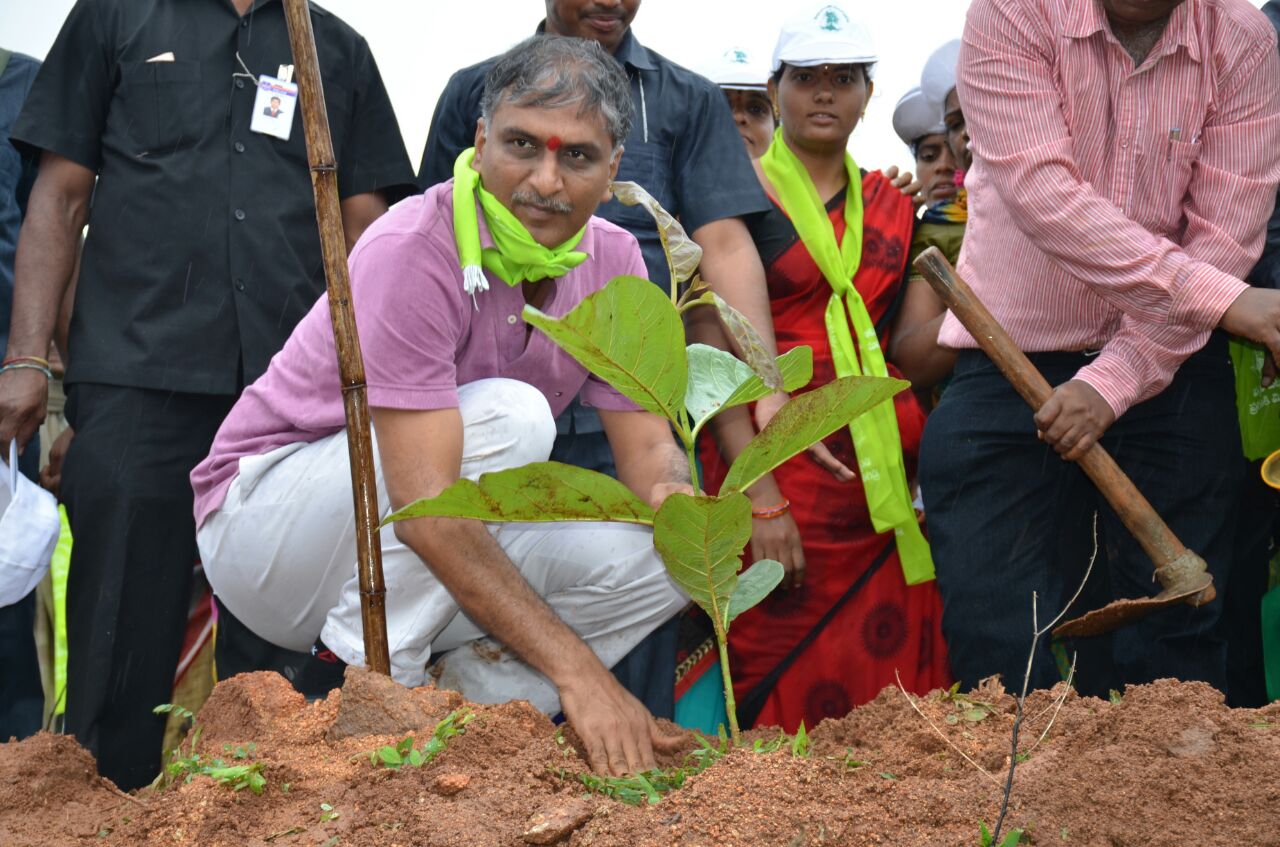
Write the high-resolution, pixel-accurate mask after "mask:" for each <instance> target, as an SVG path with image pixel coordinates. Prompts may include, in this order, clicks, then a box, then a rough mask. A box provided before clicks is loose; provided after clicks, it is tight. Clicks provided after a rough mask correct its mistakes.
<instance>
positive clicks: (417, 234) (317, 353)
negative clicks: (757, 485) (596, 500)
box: [191, 180, 647, 526]
mask: <svg viewBox="0 0 1280 847" xmlns="http://www.w3.org/2000/svg"><path fill="white" fill-rule="evenodd" d="M452 204H453V181H452V180H450V181H449V182H446V183H442V184H440V185H437V186H435V187H434V188H432V189H431V190H430V191H428V192H427V193H426V194H424V195H422V196H419V197H412V198H410V199H408V200H405V201H404V202H402V203H400V204H398V205H397V206H396V207H395V208H393V209H391V210H390V211H389V212H387V213H386V214H385V215H383V216H382V217H381V218H379V219H378V220H377V221H375V222H374V223H373V225H372V226H370V227H369V229H368V230H367V231H366V232H365V234H364V235H363V236H362V237H361V239H360V242H359V243H358V244H357V245H356V247H355V249H354V250H352V252H351V257H350V260H349V262H348V265H349V268H350V272H351V299H352V302H353V303H354V305H355V313H356V326H357V327H358V329H359V333H360V349H361V351H362V352H363V353H364V368H365V378H366V383H367V385H368V398H369V405H370V406H371V407H377V408H384V409H422V410H428V409H447V408H455V407H457V405H458V386H459V385H465V384H466V383H469V382H474V381H475V380H478V379H485V378H487V377H506V378H508V379H517V380H520V381H522V382H527V383H529V384H530V385H532V386H534V387H535V388H537V389H538V390H539V391H541V392H542V393H543V395H545V396H546V398H547V402H548V403H549V404H550V405H551V411H552V413H553V414H556V415H558V414H560V412H562V411H563V410H564V409H565V407H567V406H568V405H569V402H570V401H571V400H572V399H573V398H574V397H575V396H578V395H579V394H580V395H581V398H582V402H583V404H584V405H588V406H594V407H596V408H600V409H610V410H620V411H630V410H633V409H636V408H637V407H636V406H635V405H634V404H633V403H632V402H631V401H630V400H628V399H626V398H625V397H623V396H622V395H621V394H619V393H618V392H617V391H615V390H614V389H613V388H611V387H610V386H609V385H608V384H607V383H605V382H603V381H601V380H600V379H598V378H597V377H595V376H593V375H591V374H589V373H588V372H587V370H586V369H585V368H583V367H582V366H581V365H579V364H578V363H577V362H576V361H574V359H573V358H572V357H570V356H569V354H568V353H565V352H564V351H563V350H561V349H560V348H559V347H557V346H556V345H555V344H554V343H552V341H551V339H549V338H548V337H547V336H546V335H545V334H543V333H542V332H540V331H538V330H534V331H533V332H532V333H531V334H529V335H528V344H527V345H526V343H525V338H526V324H525V322H524V320H523V318H522V317H521V312H522V310H523V309H524V305H525V300H524V293H523V291H522V290H521V288H520V286H508V285H507V284H506V283H505V282H503V281H502V280H500V279H498V278H497V277H495V276H493V275H492V274H491V273H490V272H489V271H485V276H486V277H487V278H488V280H489V290H488V291H486V292H478V293H477V294H476V297H475V303H474V304H473V302H472V298H471V297H470V296H468V295H467V294H465V293H464V292H463V289H462V271H461V269H460V268H459V267H458V251H457V247H456V246H455V244H454V236H453V206H452ZM480 241H481V244H482V245H483V246H486V247H488V246H492V244H493V242H492V239H491V238H490V236H489V232H488V229H487V228H486V227H485V223H484V216H483V215H480ZM578 249H579V250H581V251H582V252H585V253H587V254H588V255H589V256H590V258H589V259H588V260H587V261H585V262H583V263H582V264H581V265H579V266H578V267H577V268H574V269H573V270H571V271H570V272H569V273H567V274H565V275H564V276H563V277H561V278H559V279H557V280H555V283H554V284H555V290H554V291H553V293H552V294H551V296H550V297H549V298H548V300H547V302H546V303H545V304H544V305H543V307H542V311H543V312H546V313H547V314H550V315H552V316H555V317H560V316H563V315H564V314H566V313H568V312H569V310H571V309H572V308H573V307H574V306H575V305H577V304H578V303H579V302H581V300H582V299H583V298H584V297H586V296H587V295H588V294H591V293H592V292H594V291H598V290H599V289H601V288H603V287H604V286H605V284H606V283H607V282H608V281H609V280H610V279H612V278H613V277H615V276H620V275H631V276H638V277H646V276H647V273H646V272H645V265H644V259H643V258H642V257H641V255H640V247H639V245H637V243H636V240H635V238H634V237H632V236H631V234H630V233H628V232H626V231H625V230H623V229H620V228H618V227H616V226H614V225H613V224H611V223H609V222H607V221H604V220H601V219H600V218H595V217H593V218H591V220H590V221H589V222H588V224H587V229H586V233H585V234H584V235H583V237H582V241H581V242H580V243H579V246H578ZM477 307H478V308H477ZM345 426H346V418H345V417H344V413H343V408H342V392H341V388H340V383H339V379H338V358H337V353H336V352H335V348H334V340H333V329H332V327H331V325H330V317H329V300H328V298H327V297H321V298H320V299H319V300H318V301H317V302H316V304H315V306H314V307H312V309H311V311H310V312H308V313H307V315H306V317H304V318H303V319H302V321H301V322H300V323H299V324H298V326H297V327H296V328H295V329H294V331H293V334H292V335H291V336H289V340H288V341H287V342H285V345H284V348H283V349H282V350H281V351H280V352H279V353H277V354H276V355H275V357H274V358H273V359H272V360H271V365H270V366H269V367H268V368H267V372H266V373H265V374H263V375H262V377H261V378H260V379H259V380H258V381H257V382H255V383H254V384H253V385H251V386H249V387H248V388H247V389H245V392H244V394H243V395H241V397H240V400H239V401H238V402H237V403H236V405H235V406H234V407H233V408H232V410H231V414H229V415H228V416H227V419H226V420H225V421H224V422H223V424H222V426H221V428H219V430H218V434H217V436H216V437H215V438H214V441H213V448H212V449H211V450H210V452H209V455H208V457H206V458H205V460H204V461H202V462H201V463H200V464H199V465H197V466H196V468H195V470H194V471H192V472H191V485H192V487H193V488H194V489H195V517H196V525H197V526H199V525H201V524H203V523H204V520H205V518H206V517H208V515H209V514H210V513H211V512H213V511H215V510H217V509H218V508H219V507H220V506H221V505H222V502H223V499H224V498H225V497H226V493H227V489H228V488H229V487H230V486H231V482H232V480H234V479H235V477H236V474H237V473H239V462H240V459H241V458H242V457H244V456H255V455H262V454H264V453H267V452H269V451H271V450H274V449H276V448H278V447H282V446H284V445H286V444H293V443H296V442H299V441H302V442H312V441H318V440H319V439H321V438H325V437H327V436H330V435H332V434H334V433H335V432H338V431H339V430H341V429H343V428H344V427H345Z"/></svg>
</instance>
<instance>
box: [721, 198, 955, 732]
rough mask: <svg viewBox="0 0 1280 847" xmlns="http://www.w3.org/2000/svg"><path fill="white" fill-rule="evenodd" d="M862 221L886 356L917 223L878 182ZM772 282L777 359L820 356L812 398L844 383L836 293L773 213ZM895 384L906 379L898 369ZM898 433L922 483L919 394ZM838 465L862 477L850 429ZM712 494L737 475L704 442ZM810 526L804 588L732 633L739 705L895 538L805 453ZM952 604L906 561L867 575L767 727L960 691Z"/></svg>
mask: <svg viewBox="0 0 1280 847" xmlns="http://www.w3.org/2000/svg"><path fill="white" fill-rule="evenodd" d="M862 192H863V204H864V224H863V231H864V232H863V252H862V263H861V266H860V268H859V270H858V273H857V276H856V277H855V278H854V285H855V286H856V287H857V289H858V292H859V293H860V294H861V295H862V297H863V299H864V300H865V302H866V305H867V310H868V312H869V313H870V315H871V319H872V320H873V321H875V322H876V325H877V326H878V327H880V336H881V343H882V344H884V345H885V346H886V348H887V337H886V330H887V327H885V326H883V324H887V323H888V322H889V320H888V319H887V318H888V317H889V316H890V312H891V311H892V310H893V308H894V307H895V306H896V303H897V300H898V295H899V292H900V290H901V288H902V285H903V280H904V272H905V269H906V261H907V252H908V248H909V246H910V244H911V234H912V225H913V220H914V216H913V214H912V212H913V210H912V206H911V201H910V200H909V199H907V198H906V197H904V196H903V195H902V194H901V193H900V192H898V191H897V190H896V189H894V188H893V186H891V185H890V184H889V182H888V180H886V179H885V178H884V177H883V176H881V175H880V174H879V173H871V174H866V175H865V176H864V178H863V182H862ZM827 211H828V213H829V215H830V217H831V220H832V222H833V224H834V226H835V231H836V237H837V238H838V239H840V238H843V236H844V230H845V223H844V194H843V192H842V193H841V194H840V195H839V196H837V197H836V198H835V199H833V200H832V201H831V202H830V203H828V204H827ZM749 225H750V227H751V232H752V237H753V238H754V239H755V242H756V246H757V248H758V249H759V250H760V253H761V259H762V260H763V262H764V265H765V272H766V275H767V278H768V284H769V297H770V301H771V305H772V312H773V322H774V330H775V332H776V333H777V338H778V352H779V353H782V352H785V351H787V350H790V349H791V348H792V347H796V346H799V345H808V346H810V347H812V348H813V360H814V361H813V370H814V378H813V381H812V382H811V383H810V384H809V386H807V387H806V388H805V389H802V391H805V390H812V389H814V388H817V387H818V386H821V385H824V384H826V383H827V382H830V381H831V380H832V379H834V378H835V370H834V365H833V363H832V356H831V346H830V343H829V342H828V340H827V331H826V327H825V325H824V323H823V315H824V312H825V309H826V305H827V300H828V299H829V297H830V296H831V288H830V286H829V285H828V284H827V282H826V280H825V279H824V278H823V276H822V272H821V271H820V270H819V269H818V267H817V265H816V264H814V261H813V259H812V258H811V257H810V256H809V253H808V251H807V250H806V249H805V247H804V245H803V244H802V243H801V242H800V239H799V236H798V235H797V234H796V231H795V228H794V227H793V226H792V225H791V222H790V220H789V219H788V218H787V216H786V215H785V214H784V213H783V212H782V211H781V209H780V208H778V207H776V206H775V207H774V208H773V209H771V210H770V211H769V212H766V213H764V214H763V215H760V216H758V217H757V218H755V219H753V220H751V221H750V222H749ZM889 370H890V373H891V374H892V375H895V376H898V375H899V374H898V373H897V371H896V369H895V368H894V366H893V365H892V364H890V365H889ZM896 408H897V413H898V428H899V430H900V433H901V437H902V443H903V456H904V459H905V463H906V470H907V476H908V479H914V477H915V468H916V460H917V457H918V454H919V446H920V436H921V433H922V431H923V428H924V413H923V412H922V411H921V409H920V406H919V405H918V403H917V402H916V399H915V397H914V396H913V395H912V393H911V392H910V391H904V392H902V393H901V394H899V395H898V396H897V399H896ZM825 443H826V445H827V447H828V448H829V449H830V450H831V452H832V453H833V454H834V455H835V457H836V458H837V459H839V460H840V461H842V462H844V463H845V464H846V465H847V466H849V467H851V468H855V469H856V468H857V466H858V465H857V461H856V460H855V458H854V452H853V440H852V438H851V437H850V435H849V430H848V429H841V430H839V431H837V432H836V433H835V434H833V435H832V436H830V437H829V438H827V439H826V442H825ZM701 455H702V461H703V465H704V473H705V487H706V489H707V490H708V491H717V490H719V487H720V483H721V481H722V480H723V479H724V475H725V472H726V470H727V466H726V463H725V462H724V460H723V459H722V458H721V456H720V454H719V452H718V450H717V449H716V447H715V445H714V444H713V443H711V441H710V439H706V440H704V443H703V445H702V451H701ZM774 477H775V479H776V480H777V482H778V485H779V487H780V488H781V489H782V493H783V496H784V497H786V498H787V499H788V500H790V501H791V513H792V515H793V517H794V518H795V520H796V524H797V525H798V527H799V529H800V536H801V539H802V541H803V544H804V553H805V561H806V567H807V572H806V576H805V580H804V584H803V586H802V587H801V588H800V589H798V590H794V591H782V590H779V591H775V592H774V593H773V594H772V595H771V596H770V597H768V598H766V599H765V601H764V602H762V603H761V604H760V605H759V606H757V607H755V608H754V609H752V610H750V611H748V612H746V613H744V614H743V615H741V616H740V617H739V618H737V620H735V621H734V623H733V627H732V629H731V630H730V633H729V645H730V661H731V663H732V668H733V677H734V689H735V694H736V696H737V698H738V699H739V701H741V700H742V698H743V697H745V696H746V694H747V693H748V692H749V691H751V690H752V689H753V688H754V687H755V686H756V685H757V684H758V683H759V682H760V681H761V680H762V679H763V678H764V677H766V676H767V675H768V674H769V672H770V671H771V670H773V668H774V667H775V666H777V664H778V663H779V662H781V661H782V660H783V659H784V658H785V657H786V656H787V654H788V653H789V652H790V651H791V650H792V648H793V647H794V646H795V645H796V644H798V643H799V642H800V641H801V640H802V639H803V638H804V637H805V635H806V634H808V633H809V631H810V630H811V629H812V628H813V626H814V624H815V623H816V622H817V621H818V619H819V618H821V617H822V616H823V615H824V614H825V613H826V612H827V611H828V610H829V609H831V608H832V606H833V605H834V604H835V603H836V602H837V600H838V599H839V598H840V597H841V596H842V595H843V594H844V593H845V592H846V590H847V589H848V588H849V587H850V586H851V585H852V584H853V582H854V581H855V580H857V579H858V577H859V576H860V575H861V574H862V573H863V572H864V571H865V570H867V568H868V566H869V565H870V564H871V562H872V561H873V560H874V559H875V558H876V556H877V554H878V553H880V551H881V550H882V549H883V548H884V547H885V545H886V544H887V543H889V541H890V537H889V535H888V534H886V535H878V534H877V533H876V532H875V530H874V529H873V527H872V525H871V518H870V515H869V514H868V511H867V504H866V498H865V496H864V494H863V491H862V483H861V481H860V480H854V481H853V482H851V483H841V482H838V481H836V479H835V478H834V477H833V476H832V475H831V474H830V473H829V472H827V471H826V470H824V469H823V468H821V467H820V466H818V465H817V464H816V463H815V462H814V461H813V459H811V458H810V457H809V455H808V454H807V453H802V454H800V455H799V456H796V457H795V458H793V459H791V460H790V461H788V462H786V463H785V464H784V465H782V466H781V467H780V468H778V469H777V470H775V471H774ZM941 618H942V605H941V601H940V599H939V597H938V592H937V588H936V584H935V583H933V582H929V583H925V584H923V585H917V586H912V587H908V586H907V585H906V583H905V582H904V580H903V577H902V568H901V566H900V565H899V563H898V555H897V552H896V551H894V552H892V553H891V554H890V556H889V558H888V560H887V561H885V562H884V564H883V565H882V566H881V567H880V568H879V570H877V571H876V573H875V574H874V575H873V576H871V577H870V579H869V580H868V581H867V582H866V584H864V585H863V586H862V587H861V588H860V589H859V590H858V591H857V593H855V594H854V595H853V596H852V597H850V598H849V599H848V600H847V602H845V603H844V605H843V606H841V608H840V610H839V611H838V612H837V613H836V615H835V617H833V618H832V619H831V621H830V622H829V623H828V624H827V626H826V627H825V628H824V629H823V630H822V632H821V634H820V635H819V636H818V637H817V639H816V640H814V641H813V643H812V644H810V645H809V646H808V647H807V648H806V649H805V650H804V652H802V653H801V654H800V655H799V656H798V657H797V658H796V660H795V661H794V663H792V665H791V666H790V667H789V668H788V669H787V670H786V671H785V672H784V673H783V675H782V676H781V677H780V678H779V680H778V683H777V685H776V686H775V687H774V689H773V691H772V692H771V693H770V694H769V695H768V698H767V700H766V701H765V704H764V707H763V709H762V710H761V712H760V714H759V716H758V717H757V719H756V724H758V725H762V726H764V725H779V726H782V727H783V728H784V729H785V730H786V731H788V732H794V731H795V730H796V728H797V726H798V725H799V724H800V722H801V721H802V720H803V721H804V722H805V724H806V725H807V726H809V727H812V726H814V725H815V724H817V723H818V722H819V721H821V720H822V719H823V718H828V717H840V716H842V715H844V714H846V713H847V712H848V711H849V710H850V709H851V708H852V707H853V706H855V705H858V704H860V703H865V702H867V701H868V700H871V699H872V698H874V697H875V696H876V695H877V694H878V693H879V692H880V691H881V689H883V688H884V687H885V686H886V685H893V684H895V680H894V672H895V671H896V672H897V673H898V674H899V675H901V677H902V682H903V685H905V686H906V687H907V690H909V691H913V692H917V693H921V694H923V693H925V692H927V691H929V690H930V689H933V688H937V687H945V686H946V685H948V684H950V672H949V670H948V668H947V657H946V648H945V645H944V644H943V641H942V634H941V630H940V628H939V625H940V622H941Z"/></svg>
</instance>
